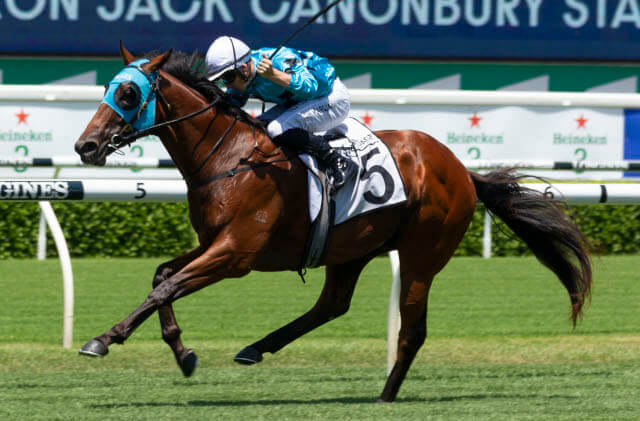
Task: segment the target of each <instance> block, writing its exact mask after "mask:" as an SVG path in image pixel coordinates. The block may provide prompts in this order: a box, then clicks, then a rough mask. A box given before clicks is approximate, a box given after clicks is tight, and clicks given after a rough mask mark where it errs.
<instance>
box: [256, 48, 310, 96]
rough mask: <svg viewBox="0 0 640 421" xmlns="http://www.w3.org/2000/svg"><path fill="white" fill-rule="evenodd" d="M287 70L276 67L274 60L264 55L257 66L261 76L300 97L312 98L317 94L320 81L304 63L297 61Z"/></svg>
mask: <svg viewBox="0 0 640 421" xmlns="http://www.w3.org/2000/svg"><path fill="white" fill-rule="evenodd" d="M285 70H286V71H284V72H283V71H282V70H278V69H276V68H275V67H273V62H272V61H271V60H270V59H269V58H267V57H264V56H263V57H262V60H260V63H258V67H257V72H258V74H259V75H260V76H262V77H265V78H267V79H269V80H271V81H272V82H273V83H275V84H277V85H280V86H282V87H283V88H285V89H287V90H288V91H290V92H292V93H293V94H294V95H296V96H297V97H298V98H307V99H312V98H313V97H314V96H315V94H316V92H317V91H318V81H317V80H316V79H315V77H313V75H312V74H311V73H310V72H309V70H308V69H307V68H306V67H304V66H303V65H302V63H300V62H299V61H297V62H295V63H294V64H293V66H291V67H289V68H287V69H285Z"/></svg>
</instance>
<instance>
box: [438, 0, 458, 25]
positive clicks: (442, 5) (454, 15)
mask: <svg viewBox="0 0 640 421" xmlns="http://www.w3.org/2000/svg"><path fill="white" fill-rule="evenodd" d="M459 20H460V6H459V5H458V0H436V4H435V13H434V17H433V23H434V24H436V25H438V26H449V25H455V24H456V23H457V22H458V21H459Z"/></svg>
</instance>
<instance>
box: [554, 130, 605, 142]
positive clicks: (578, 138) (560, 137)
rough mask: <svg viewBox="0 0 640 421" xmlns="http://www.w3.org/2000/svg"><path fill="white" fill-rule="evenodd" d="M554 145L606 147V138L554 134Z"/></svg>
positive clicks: (587, 135) (588, 135)
mask: <svg viewBox="0 0 640 421" xmlns="http://www.w3.org/2000/svg"><path fill="white" fill-rule="evenodd" d="M553 144H554V145H606V144H607V137H606V136H594V135H591V134H585V135H573V134H563V133H554V134H553Z"/></svg>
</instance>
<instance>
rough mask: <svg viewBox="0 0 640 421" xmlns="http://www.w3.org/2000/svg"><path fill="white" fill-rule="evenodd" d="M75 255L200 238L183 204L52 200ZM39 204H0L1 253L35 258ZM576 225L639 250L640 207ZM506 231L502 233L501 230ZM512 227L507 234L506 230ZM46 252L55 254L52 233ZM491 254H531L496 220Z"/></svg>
mask: <svg viewBox="0 0 640 421" xmlns="http://www.w3.org/2000/svg"><path fill="white" fill-rule="evenodd" d="M53 207H54V209H55V212H56V215H57V216H58V219H59V221H60V224H61V225H62V229H63V231H64V233H65V236H66V238H67V243H68V245H69V252H70V253H71V255H72V256H75V257H80V256H105V257H106V256H112V257H157V256H176V255H179V254H181V253H184V252H185V251H188V250H190V249H191V248H193V246H194V245H195V243H196V240H195V234H194V233H193V230H192V229H191V225H190V224H189V221H188V216H187V208H186V204H184V203H146V204H140V203H54V204H53ZM39 212H40V211H39V208H38V205H37V204H35V203H0V258H8V257H14V258H25V257H26V258H28V257H34V256H35V254H36V248H37V235H38V221H39ZM572 212H573V214H574V216H575V217H576V221H577V223H578V226H579V227H580V228H581V229H582V230H583V232H584V233H585V235H586V236H587V238H589V240H590V241H591V243H592V245H593V246H594V248H595V249H596V251H597V252H598V253H599V254H627V253H638V252H640V206H636V205H633V206H611V205H609V206H575V207H572ZM483 224H484V209H483V208H482V207H481V206H479V207H478V210H477V211H476V213H475V215H474V217H473V222H472V223H471V227H470V229H469V231H468V232H467V234H466V236H465V238H464V240H463V241H462V244H461V245H460V247H459V248H458V250H457V252H456V255H458V256H479V255H481V253H482V229H483ZM503 231H504V232H503ZM505 232H509V234H505ZM47 243H48V246H47V253H48V255H49V256H55V255H56V249H55V245H54V243H53V240H52V239H51V236H50V235H48V240H47ZM492 249H493V254H494V255H496V256H513V255H523V254H529V250H528V249H527V247H526V246H525V245H524V244H523V243H522V241H520V240H519V239H517V238H513V236H512V234H511V233H510V231H509V230H508V228H506V227H505V226H504V224H502V223H497V224H493V247H492Z"/></svg>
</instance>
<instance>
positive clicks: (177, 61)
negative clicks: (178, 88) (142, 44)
mask: <svg viewBox="0 0 640 421" xmlns="http://www.w3.org/2000/svg"><path fill="white" fill-rule="evenodd" d="M158 55H160V52H157V51H153V52H150V53H147V54H145V58H148V59H151V58H153V57H156V56H158ZM162 70H164V71H165V72H167V73H169V74H171V75H173V76H175V77H176V78H178V79H180V81H182V82H183V83H185V84H186V85H187V86H189V87H191V88H193V89H195V90H196V91H198V92H199V93H200V94H201V95H202V96H204V97H205V99H206V100H207V101H212V102H213V101H215V100H218V109H220V110H221V111H222V112H223V113H225V114H228V115H231V116H232V117H236V118H238V120H240V121H244V122H245V123H247V124H249V125H251V126H253V127H256V128H259V129H264V128H265V124H264V122H262V121H260V120H258V119H256V118H253V117H251V116H250V115H249V114H248V113H246V112H245V111H244V110H242V108H240V107H238V106H236V105H235V104H233V103H232V102H231V98H230V96H229V95H228V94H227V93H225V92H224V91H223V90H222V89H220V88H219V87H218V85H217V84H216V83H215V82H211V81H209V79H207V77H206V76H207V72H206V67H205V64H204V54H202V53H200V52H199V51H195V52H193V53H185V52H183V51H178V50H173V52H172V53H171V56H170V57H169V59H168V60H167V61H166V62H165V64H164V65H163V66H162Z"/></svg>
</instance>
